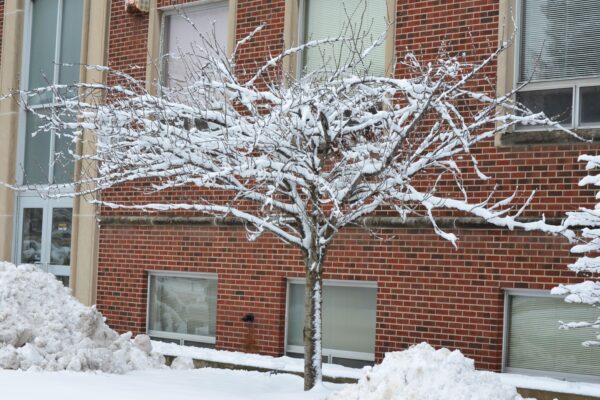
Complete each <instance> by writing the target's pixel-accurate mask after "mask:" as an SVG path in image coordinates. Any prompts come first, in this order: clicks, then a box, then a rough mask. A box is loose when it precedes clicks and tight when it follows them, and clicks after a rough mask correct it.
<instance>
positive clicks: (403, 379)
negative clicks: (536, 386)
mask: <svg viewBox="0 0 600 400" xmlns="http://www.w3.org/2000/svg"><path fill="white" fill-rule="evenodd" d="M425 399H427V400H448V399H461V400H521V399H522V397H521V396H520V395H519V394H518V393H517V391H516V389H515V387H514V386H509V385H505V384H503V383H502V382H501V381H500V378H499V377H498V375H497V374H495V373H493V372H482V371H476V370H475V368H474V364H473V360H471V359H469V358H466V357H465V356H463V355H462V353H461V352H460V351H458V350H455V351H450V350H448V349H440V350H435V349H434V348H433V347H431V346H430V345H428V344H427V343H421V344H419V345H417V346H414V347H411V348H410V349H408V350H406V351H402V352H394V353H388V354H386V356H385V359H384V360H383V362H382V363H381V364H380V365H376V366H374V367H373V368H369V369H366V373H365V374H364V375H363V377H362V378H360V380H359V382H358V383H357V384H356V385H349V386H348V387H346V388H345V389H343V390H341V391H339V392H336V393H333V394H332V395H330V396H328V397H327V400H425Z"/></svg>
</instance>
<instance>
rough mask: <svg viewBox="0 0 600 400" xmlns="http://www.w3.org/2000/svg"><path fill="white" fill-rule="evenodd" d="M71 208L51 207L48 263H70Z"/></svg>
mask: <svg viewBox="0 0 600 400" xmlns="http://www.w3.org/2000/svg"><path fill="white" fill-rule="evenodd" d="M72 215H73V212H72V209H71V208H54V209H52V236H51V249H50V264H54V265H69V264H71V219H72Z"/></svg>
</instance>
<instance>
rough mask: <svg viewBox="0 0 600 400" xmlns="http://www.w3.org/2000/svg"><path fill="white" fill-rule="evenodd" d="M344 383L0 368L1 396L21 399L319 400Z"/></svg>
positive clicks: (216, 372) (215, 373)
mask: <svg viewBox="0 0 600 400" xmlns="http://www.w3.org/2000/svg"><path fill="white" fill-rule="evenodd" d="M341 387H343V385H339V384H337V385H336V384H332V383H324V384H323V386H319V387H317V388H315V389H314V390H312V391H310V392H304V391H303V381H302V378H300V377H298V376H295V375H289V374H266V373H260V372H249V371H231V370H223V369H213V368H203V369H197V370H169V369H161V370H157V369H154V370H144V371H132V372H129V373H127V374H123V375H117V374H107V373H89V372H88V373H82V372H70V371H62V372H23V371H6V370H5V371H2V370H0V388H1V389H0V393H1V394H0V398H2V399H20V400H39V399H44V400H81V399H85V400H109V399H110V400H138V399H139V400H165V399H169V400H188V399H190V400H192V399H193V400H317V399H323V398H324V397H326V396H327V394H329V393H331V392H332V391H335V390H338V389H340V388H341Z"/></svg>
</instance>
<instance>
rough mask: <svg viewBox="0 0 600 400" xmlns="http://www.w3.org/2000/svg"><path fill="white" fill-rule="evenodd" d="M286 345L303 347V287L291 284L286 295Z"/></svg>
mask: <svg viewBox="0 0 600 400" xmlns="http://www.w3.org/2000/svg"><path fill="white" fill-rule="evenodd" d="M288 302H289V304H288V321H287V323H288V326H287V344H288V345H289V346H304V339H303V336H302V330H303V329H304V285H302V284H297V283H293V284H291V285H290V291H289V293H288Z"/></svg>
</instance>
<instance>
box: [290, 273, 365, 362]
mask: <svg viewBox="0 0 600 400" xmlns="http://www.w3.org/2000/svg"><path fill="white" fill-rule="evenodd" d="M288 296H289V306H288V307H289V308H288V332H287V344H288V345H291V346H303V345H304V343H303V337H302V331H303V328H304V285H303V284H299V283H293V284H291V285H290V292H289V294H288ZM376 302H377V288H374V287H350V286H334V285H326V286H324V287H323V348H324V349H329V350H342V351H353V352H360V353H370V354H373V353H374V352H375V318H376V313H375V309H376Z"/></svg>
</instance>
